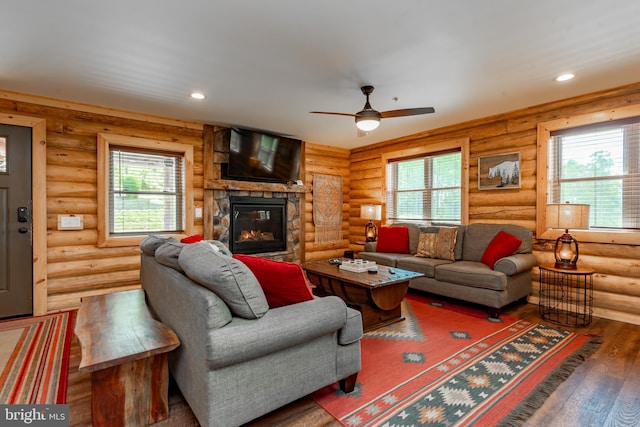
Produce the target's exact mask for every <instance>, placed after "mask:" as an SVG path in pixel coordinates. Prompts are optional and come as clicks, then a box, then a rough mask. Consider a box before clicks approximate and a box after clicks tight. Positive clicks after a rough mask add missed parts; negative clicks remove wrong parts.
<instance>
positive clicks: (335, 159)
mask: <svg viewBox="0 0 640 427" xmlns="http://www.w3.org/2000/svg"><path fill="white" fill-rule="evenodd" d="M304 156H305V160H304V165H305V170H304V182H305V184H307V185H312V184H313V175H314V174H323V175H338V176H342V188H343V191H342V240H340V241H338V242H332V243H325V244H320V243H316V242H315V226H314V224H313V193H309V194H307V195H306V197H305V206H304V234H303V235H304V247H305V250H304V260H305V261H315V260H318V259H328V258H336V257H341V256H342V255H343V254H344V251H345V249H348V248H349V216H350V215H349V211H350V198H349V188H350V186H351V180H350V176H349V172H350V160H349V150H347V149H342V148H337V147H330V146H327V145H321V144H314V143H310V142H306V143H305V150H304Z"/></svg>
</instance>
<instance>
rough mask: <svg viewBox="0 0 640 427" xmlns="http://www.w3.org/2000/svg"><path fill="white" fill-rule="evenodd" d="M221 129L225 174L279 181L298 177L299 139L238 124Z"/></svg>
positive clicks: (230, 176)
mask: <svg viewBox="0 0 640 427" xmlns="http://www.w3.org/2000/svg"><path fill="white" fill-rule="evenodd" d="M222 132H224V134H223V138H224V139H225V142H228V143H229V163H228V165H227V166H226V173H225V170H224V168H223V177H224V178H229V179H237V180H244V181H263V182H279V183H287V182H295V181H296V180H298V173H299V169H300V154H301V151H302V141H300V140H299V139H293V138H289V137H284V136H279V135H274V134H270V133H266V132H262V131H256V130H248V129H240V128H229V129H225V130H224V131H222Z"/></svg>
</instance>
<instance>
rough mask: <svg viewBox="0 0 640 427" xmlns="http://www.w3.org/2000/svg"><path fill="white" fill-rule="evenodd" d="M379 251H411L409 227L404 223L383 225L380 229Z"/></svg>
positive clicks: (404, 252) (400, 252) (403, 252)
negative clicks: (403, 224)
mask: <svg viewBox="0 0 640 427" xmlns="http://www.w3.org/2000/svg"><path fill="white" fill-rule="evenodd" d="M376 250H377V251H378V252H392V253H399V254H408V253H409V228H407V227H405V226H402V225H391V226H383V227H380V229H379V230H378V244H377V246H376Z"/></svg>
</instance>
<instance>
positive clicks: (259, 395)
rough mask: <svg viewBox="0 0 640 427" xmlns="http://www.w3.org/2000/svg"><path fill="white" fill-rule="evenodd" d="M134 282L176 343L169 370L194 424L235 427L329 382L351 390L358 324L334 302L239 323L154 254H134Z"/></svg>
mask: <svg viewBox="0 0 640 427" xmlns="http://www.w3.org/2000/svg"><path fill="white" fill-rule="evenodd" d="M140 277H141V282H142V287H143V289H144V290H145V292H146V296H147V302H148V304H149V306H150V308H151V310H152V312H153V313H154V314H155V315H156V316H157V317H158V318H159V319H160V320H161V321H162V322H164V323H165V324H166V325H168V326H169V327H170V328H171V329H173V330H174V331H175V332H176V334H177V335H178V337H179V338H180V343H181V345H180V347H178V348H177V349H176V350H174V351H173V352H172V353H171V354H170V355H169V369H170V372H171V374H172V376H173V377H174V379H175V381H176V383H177V384H178V386H179V387H180V390H181V391H182V394H183V395H184V397H185V399H186V401H187V403H188V404H189V406H190V407H191V409H192V410H193V412H194V414H195V416H196V417H197V418H198V421H199V422H200V424H201V425H203V426H233V425H241V424H244V423H246V422H248V421H250V420H252V419H255V418H257V417H259V416H261V415H263V414H266V413H268V412H270V411H272V410H274V409H276V408H279V407H281V406H283V405H285V404H287V403H289V402H292V401H294V400H296V399H298V398H300V397H302V396H305V395H308V394H310V393H311V392H313V391H315V390H318V389H320V388H322V387H324V386H327V385H329V384H332V383H335V382H338V383H339V384H340V386H341V387H342V389H343V390H344V391H345V392H349V391H352V390H353V388H354V386H355V382H356V376H357V373H358V372H359V371H360V338H361V336H362V320H361V317H360V313H359V312H358V311H355V310H352V309H350V308H348V307H347V306H346V305H345V303H344V302H343V301H342V300H341V299H340V298H338V297H325V298H315V299H313V300H311V301H305V302H301V303H297V304H293V305H288V306H285V307H279V308H273V309H269V310H268V311H267V312H266V313H265V314H264V316H262V317H260V318H258V319H244V318H240V317H234V316H232V314H231V312H230V310H229V308H228V307H227V305H226V304H225V303H224V302H223V301H222V300H221V299H220V298H219V297H218V296H217V295H216V294H215V293H214V292H212V291H210V290H209V289H207V288H205V287H203V286H201V285H199V284H197V283H195V282H193V281H192V280H190V279H189V278H188V277H187V276H185V275H184V274H183V273H182V272H180V271H178V270H176V269H174V268H171V267H168V266H166V265H162V264H160V263H158V262H157V260H156V258H155V257H154V256H153V255H147V254H144V253H143V254H141V270H140Z"/></svg>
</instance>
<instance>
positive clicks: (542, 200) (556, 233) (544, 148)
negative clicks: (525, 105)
mask: <svg viewBox="0 0 640 427" xmlns="http://www.w3.org/2000/svg"><path fill="white" fill-rule="evenodd" d="M638 115H640V105H633V106H628V107H621V108H617V109H612V110H608V111H597V112H594V113H587V114H579V115H575V116H568V117H563V118H560V119H555V120H550V121H547V122H540V123H538V129H537V133H538V136H537V137H538V144H537V145H538V147H537V159H538V162H537V171H536V175H537V190H536V237H537V238H538V239H545V240H555V239H557V238H558V237H560V236H561V235H562V233H563V231H562V230H555V229H548V228H547V227H546V221H547V216H546V206H547V199H548V197H549V193H548V183H549V180H548V178H549V158H548V157H549V138H550V137H551V132H553V131H558V130H563V129H569V128H574V127H578V126H584V125H590V124H598V123H605V122H607V121H611V120H619V119H626V118H628V117H634V116H638ZM571 235H572V236H574V237H575V238H576V239H577V240H578V241H579V242H591V243H616V244H626V245H638V241H639V240H640V232H635V231H605V230H572V231H571Z"/></svg>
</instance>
